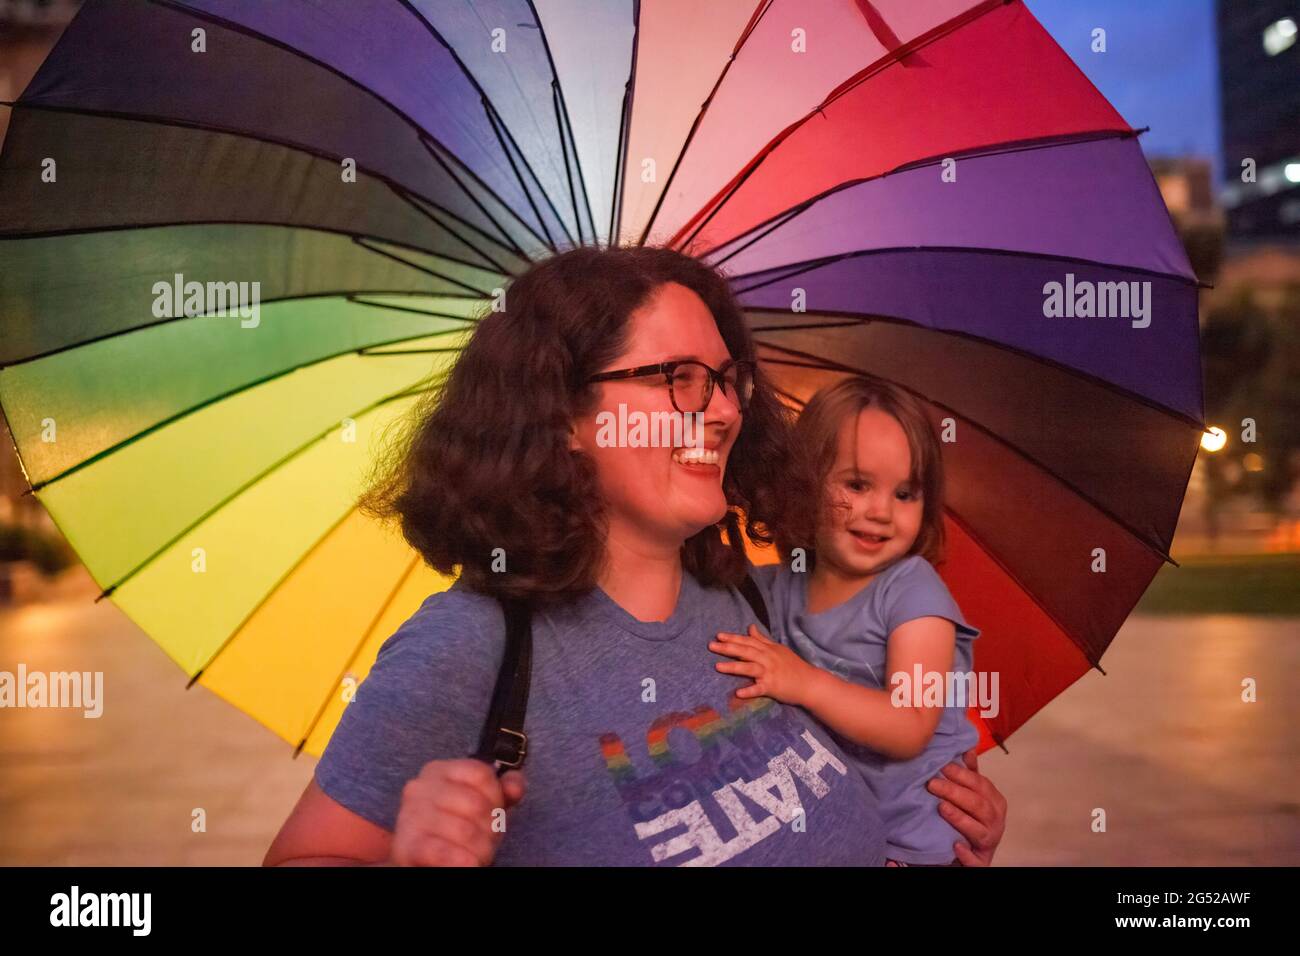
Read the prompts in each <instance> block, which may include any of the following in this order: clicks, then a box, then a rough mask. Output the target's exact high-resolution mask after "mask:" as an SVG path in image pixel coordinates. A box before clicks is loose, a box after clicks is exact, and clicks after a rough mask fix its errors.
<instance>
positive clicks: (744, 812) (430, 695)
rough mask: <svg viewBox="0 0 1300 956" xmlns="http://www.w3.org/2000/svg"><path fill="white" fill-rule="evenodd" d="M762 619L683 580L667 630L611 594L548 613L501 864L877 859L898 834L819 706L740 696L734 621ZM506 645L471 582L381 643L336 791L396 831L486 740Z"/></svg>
mask: <svg viewBox="0 0 1300 956" xmlns="http://www.w3.org/2000/svg"><path fill="white" fill-rule="evenodd" d="M754 621H755V617H754V614H753V611H752V610H751V609H750V607H749V605H748V603H746V601H745V600H744V598H743V597H741V596H740V594H739V593H738V592H737V591H736V590H735V589H732V588H726V589H715V588H705V587H702V586H701V585H700V584H699V583H698V582H697V581H696V580H695V579H694V578H693V577H692V576H691V575H690V574H688V573H683V575H682V586H681V591H680V594H679V596H678V603H677V607H676V609H675V610H674V612H673V614H672V616H671V617H670V618H668V620H666V621H639V620H637V619H636V618H634V617H633V616H632V615H631V614H629V613H628V612H627V611H626V610H624V609H623V608H622V607H621V606H620V605H618V604H617V603H616V602H615V601H614V600H613V599H611V598H610V597H609V596H608V595H607V594H606V593H605V592H604V591H603V590H602V589H600V588H595V589H593V590H592V591H591V592H589V593H588V594H586V595H584V596H583V597H582V598H580V599H578V600H577V601H575V602H573V603H571V604H569V605H566V606H564V607H562V608H558V609H550V610H539V611H538V612H537V613H536V614H535V615H534V617H533V673H532V683H531V688H530V694H529V701H528V714H527V719H526V721H525V724H524V730H525V732H526V733H527V735H528V758H527V763H526V764H525V767H524V772H525V774H526V776H527V778H528V780H527V783H528V789H527V793H526V795H525V796H524V799H523V801H522V802H521V803H519V804H518V805H517V806H515V807H514V808H512V809H511V810H510V811H509V816H508V818H507V823H506V827H507V829H506V834H505V837H504V839H503V840H502V842H501V845H500V847H499V849H498V852H497V856H496V861H495V862H496V863H498V864H504V865H510V864H516V865H518V864H523V865H570V866H581V865H586V866H593V865H621V866H652V865H661V866H713V865H719V864H729V865H754V866H757V865H792V866H801V865H866V866H880V865H882V864H883V863H884V830H883V827H882V825H881V822H880V817H879V816H878V814H877V812H876V803H875V799H874V798H873V796H872V794H871V792H870V790H868V789H867V787H866V785H865V783H864V781H863V780H862V777H861V776H860V775H859V774H858V773H856V772H855V771H854V770H853V768H852V767H851V766H850V765H849V763H848V761H847V759H846V758H845V756H844V754H843V753H842V752H841V750H840V749H839V747H837V746H836V745H835V743H834V742H833V740H832V739H831V736H830V734H829V732H828V731H827V730H826V729H825V728H824V727H822V726H821V725H820V724H818V723H817V722H816V721H815V720H814V719H813V718H812V717H810V716H809V715H808V714H807V713H806V712H805V711H803V710H802V709H801V708H798V707H787V706H785V705H783V704H780V703H778V702H776V701H774V700H771V699H769V698H758V699H751V700H747V701H746V700H740V699H738V698H736V697H735V696H734V691H735V690H736V689H737V688H739V687H743V686H746V685H748V684H749V683H750V681H749V679H748V678H742V677H737V676H734V675H728V674H722V673H720V672H719V671H717V670H716V668H715V665H716V664H717V663H718V662H720V661H722V660H725V658H723V657H721V656H719V655H717V654H715V653H713V652H712V651H710V650H709V648H708V644H709V642H710V641H712V640H713V639H714V635H715V634H716V633H717V632H718V631H733V632H739V633H744V631H745V630H746V629H747V628H748V626H749V625H750V624H751V623H753V622H754ZM504 648H505V620H504V615H503V613H502V611H501V608H500V606H499V605H498V604H497V602H496V601H494V600H492V599H491V598H489V597H485V596H483V595H480V594H477V593H474V592H472V591H470V590H469V589H468V588H464V587H462V586H461V584H460V582H457V583H456V584H455V585H453V586H452V587H451V589H449V590H448V591H445V592H440V593H437V594H432V595H430V596H429V597H428V598H426V599H425V601H424V603H423V604H422V605H421V606H420V608H419V610H418V611H416V612H415V614H414V615H412V616H411V617H410V618H409V619H408V620H407V621H406V622H405V623H404V624H402V626H401V627H400V628H399V629H398V630H397V631H396V632H395V633H394V634H393V635H392V636H391V637H389V638H388V640H387V641H386V642H385V643H384V645H383V646H382V647H381V648H380V651H379V654H378V657H377V658H376V660H375V664H374V666H373V667H372V668H371V670H370V673H369V674H368V675H367V677H366V678H365V680H364V681H363V682H362V683H361V686H360V687H359V688H358V689H357V693H356V695H355V697H354V698H353V700H352V702H351V703H350V704H348V706H347V709H346V710H345V711H344V712H343V716H342V718H341V720H340V722H339V725H338V727H337V729H336V730H335V731H334V734H333V736H332V737H331V738H330V741H329V744H328V746H327V747H326V748H325V752H324V754H323V755H322V756H321V759H320V762H319V763H318V764H317V767H316V782H317V784H318V785H319V786H320V788H321V789H322V790H323V791H324V792H325V793H326V794H328V795H329V796H330V797H332V798H333V799H334V800H336V801H337V802H339V803H340V804H342V805H343V806H345V807H347V808H348V809H349V810H352V811H353V812H354V813H357V814H359V815H360V816H362V817H364V818H365V819H367V820H370V821H371V822H373V823H375V824H378V825H379V826H381V827H383V828H385V829H387V830H390V831H391V830H392V829H393V825H394V822H395V820H396V817H397V811H398V807H399V805H400V803H401V795H402V787H403V785H404V784H405V783H406V782H407V781H408V780H410V779H411V778H412V777H414V776H416V775H417V774H418V773H419V771H420V769H421V767H423V766H424V764H425V763H426V762H428V761H430V760H435V759H446V758H459V757H465V756H467V755H468V754H470V753H472V752H473V751H474V750H476V749H477V746H478V741H479V735H480V733H481V731H482V728H483V722H484V719H485V718H486V716H487V711H488V706H489V703H490V701H491V696H492V689H493V686H494V684H495V681H496V675H497V670H498V668H499V666H500V662H501V658H502V655H503V653H504Z"/></svg>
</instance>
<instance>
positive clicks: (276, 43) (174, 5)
mask: <svg viewBox="0 0 1300 956" xmlns="http://www.w3.org/2000/svg"><path fill="white" fill-rule="evenodd" d="M148 2H149V3H152V4H153V5H155V6H158V7H164V8H167V9H170V10H175V11H177V12H180V13H184V14H187V15H189V16H193V17H197V18H198V19H200V20H206V21H207V22H209V23H214V24H216V25H217V26H219V27H221V28H223V29H226V30H232V31H234V32H235V33H239V34H242V35H243V36H246V37H250V38H252V39H254V40H257V41H258V42H260V43H265V44H267V45H268V46H272V47H275V48H276V49H279V50H283V51H284V52H286V53H289V54H291V55H293V56H295V57H298V58H299V59H301V60H305V61H306V62H308V63H312V64H315V65H316V66H318V67H320V68H321V69H323V70H326V71H328V72H330V73H333V74H334V75H335V76H337V77H339V78H340V79H342V80H344V81H345V82H347V83H348V84H349V85H351V86H353V87H355V88H356V89H358V90H361V91H362V92H364V93H366V94H367V95H369V96H373V97H374V98H375V99H377V100H378V101H379V102H381V103H383V104H384V105H385V106H387V107H388V108H389V109H390V110H392V111H393V113H394V114H395V115H396V116H398V117H399V118H400V119H402V120H403V121H404V122H405V123H406V124H407V125H408V126H410V127H411V129H412V130H414V131H415V133H416V135H417V137H420V138H424V137H428V138H429V139H430V140H432V141H434V142H439V141H438V139H437V137H436V136H434V135H433V133H431V132H430V131H429V130H427V129H425V128H424V127H423V126H421V125H420V124H419V123H417V122H416V121H415V120H414V119H413V118H412V117H411V116H409V115H407V113H406V112H404V111H403V110H401V109H399V108H398V107H397V106H396V105H395V104H393V103H392V102H390V101H389V100H388V99H387V98H386V97H384V96H381V95H380V94H379V93H377V92H375V91H374V90H372V89H370V88H369V87H367V86H364V85H363V84H361V83H359V82H358V81H357V80H356V79H355V78H354V77H351V76H348V75H347V74H346V73H344V72H342V71H341V70H339V69H337V68H335V67H333V66H330V64H328V63H326V62H324V61H323V60H319V59H317V58H316V57H314V56H311V55H310V54H308V53H305V52H303V51H302V50H298V49H295V48H294V47H292V46H289V44H287V43H284V42H282V41H280V40H277V39H275V38H274V37H270V36H267V35H266V34H264V33H258V32H257V31H256V30H254V29H251V28H250V27H247V26H244V25H243V24H242V23H239V22H237V21H235V20H229V19H227V18H225V17H223V16H221V15H219V14H215V13H212V12H210V11H207V10H198V9H195V8H193V7H189V6H186V5H185V4H184V3H179V2H176V0H148ZM444 45H445V44H444ZM458 62H459V61H458ZM462 69H463V66H462ZM23 105H26V104H23ZM439 145H440V146H441V143H439ZM443 148H444V149H445V147H443ZM457 162H458V163H460V160H459V159H458V160H457ZM460 165H462V166H463V168H464V170H465V173H466V175H468V176H469V177H471V178H472V179H473V180H474V181H475V182H477V183H478V184H479V185H481V186H482V187H483V189H484V190H486V191H487V192H489V193H491V194H492V195H493V196H496V198H497V200H498V201H499V202H500V203H501V206H502V207H503V208H505V209H509V208H510V206H509V204H508V203H506V202H505V201H504V200H503V199H502V198H501V197H500V196H499V195H497V192H496V190H494V189H493V188H492V187H490V186H489V185H488V184H487V183H485V182H484V181H483V180H482V178H480V177H479V176H478V175H477V174H476V173H475V172H474V171H473V170H472V169H470V168H469V167H468V166H464V164H463V163H460ZM461 188H462V189H463V188H464V186H463V185H462V186H461ZM466 192H467V193H469V190H466ZM469 195H470V198H471V199H473V198H474V197H473V194H472V193H469ZM520 221H521V222H522V220H520ZM494 222H495V220H494ZM524 225H525V227H526V228H527V224H526V223H525V224H524ZM529 231H530V232H531V231H532V230H531V229H530V230H529Z"/></svg>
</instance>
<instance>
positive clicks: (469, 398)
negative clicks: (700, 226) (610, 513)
mask: <svg viewBox="0 0 1300 956" xmlns="http://www.w3.org/2000/svg"><path fill="white" fill-rule="evenodd" d="M667 282H676V283H680V284H681V285H683V286H685V287H687V288H688V289H691V290H693V291H694V292H695V293H696V294H697V295H698V296H699V297H700V298H701V299H702V300H703V301H704V303H705V305H707V306H708V308H709V311H710V312H712V314H713V317H714V319H715V320H716V321H717V325H718V332H719V333H720V334H721V336H722V339H723V341H724V342H725V343H726V346H727V350H728V351H729V352H730V354H731V356H732V358H734V359H737V360H739V359H750V360H752V359H754V357H755V356H754V343H753V338H752V336H751V334H750V330H749V326H748V324H747V322H746V320H745V317H744V315H743V314H742V312H741V310H740V307H739V306H738V305H737V303H736V301H735V298H734V297H733V295H732V292H731V289H730V286H729V285H728V283H727V280H726V279H725V278H724V277H723V275H721V274H720V273H718V272H716V271H714V270H713V269H712V268H710V267H709V266H707V265H705V264H704V263H702V262H700V261H699V260H697V259H694V258H692V257H690V256H687V255H685V254H682V253H679V252H676V251H674V250H670V249H663V248H655V247H649V246H640V247H628V248H603V247H595V246H581V247H578V248H574V249H570V250H568V251H566V252H562V253H560V254H558V255H555V256H553V257H551V258H548V259H545V260H542V261H541V262H538V263H536V264H534V265H533V266H532V267H531V268H529V269H528V271H527V272H525V273H523V274H522V275H520V276H519V277H517V278H516V279H515V280H514V281H513V282H512V283H511V284H510V286H509V287H508V289H507V290H506V294H505V297H504V298H505V303H506V307H505V309H504V310H502V311H495V312H489V313H488V314H487V315H486V316H485V317H483V318H482V319H481V320H480V321H479V323H478V326H477V328H476V329H475V331H474V334H473V335H472V336H471V338H470V341H469V343H468V344H467V346H466V347H465V349H464V351H463V352H462V354H461V356H460V358H459V359H458V361H457V362H456V364H455V366H453V368H452V369H451V371H450V372H449V373H448V374H447V376H446V378H445V379H444V380H443V381H442V382H440V383H437V384H435V386H434V387H433V388H431V389H430V390H429V391H428V392H427V394H426V395H424V396H423V397H422V399H421V400H420V401H419V402H418V403H417V405H416V407H415V408H414V409H413V412H412V417H411V419H410V420H408V421H406V422H404V423H403V425H404V428H403V433H402V434H401V436H400V438H399V440H398V441H397V442H396V443H392V444H391V445H390V447H389V448H388V450H387V451H386V452H385V453H384V454H383V455H382V456H381V457H380V459H379V460H378V462H377V464H376V468H375V471H374V473H373V474H372V476H371V481H370V482H369V486H368V487H367V489H366V490H365V492H364V493H363V494H362V496H361V498H360V499H359V500H358V505H359V507H360V508H361V510H362V511H364V512H365V513H366V514H369V515H370V516H372V517H375V518H379V519H381V520H391V519H394V518H396V519H397V520H399V521H400V525H401V530H402V534H403V536H404V537H405V538H406V540H407V542H409V543H410V545H411V546H412V547H413V548H414V549H415V550H416V551H418V552H419V553H420V554H421V555H422V556H423V558H424V560H425V561H426V562H427V563H428V564H429V566H430V567H432V568H433V569H435V570H437V571H439V572H441V573H443V574H447V575H454V574H459V575H460V577H461V579H462V580H463V581H464V583H465V585H466V586H467V587H469V588H471V589H472V590H474V591H477V592H480V593H484V594H490V595H492V596H495V597H500V598H525V599H528V600H530V601H533V602H535V603H538V604H547V603H558V602H562V601H566V600H570V599H572V598H573V597H576V596H578V595H580V594H582V593H585V592H587V591H590V590H591V589H592V588H593V587H594V586H595V584H596V579H597V575H598V573H599V570H600V567H601V563H602V561H603V559H604V541H605V528H606V525H605V521H604V512H605V506H604V502H603V500H602V496H601V495H600V493H599V491H598V488H597V483H596V472H595V465H594V463H593V462H592V460H591V458H590V457H589V456H587V455H586V454H584V453H582V452H579V451H574V450H572V449H571V447H570V444H569V435H570V426H571V424H572V422H573V421H574V420H575V419H576V418H577V417H579V416H582V415H585V414H588V413H589V412H591V411H592V410H594V408H595V402H596V398H597V387H598V386H595V385H589V384H587V379H588V378H589V377H590V376H591V375H593V374H595V373H596V372H598V371H600V370H601V369H603V368H606V367H608V365H609V364H610V363H611V362H612V361H613V360H615V359H617V358H618V357H619V356H620V355H621V354H622V353H623V352H624V350H625V348H626V346H627V337H628V332H629V325H630V323H629V318H630V316H631V315H632V313H633V312H635V311H636V310H637V309H638V308H639V307H640V306H641V305H642V304H644V303H646V302H647V301H648V300H649V299H650V297H651V295H652V293H653V292H654V291H655V290H656V289H657V288H658V287H659V286H661V285H663V284H664V283H667ZM792 418H793V413H792V412H791V411H790V410H789V409H788V408H787V407H786V406H785V405H783V404H782V403H781V402H780V401H779V399H777V397H776V394H775V393H774V392H773V391H772V388H771V386H770V384H769V383H768V382H767V380H766V378H765V376H764V374H763V371H762V369H761V367H760V369H759V371H758V373H757V374H756V376H755V383H754V393H753V397H752V398H751V400H750V403H749V406H748V408H747V410H746V412H745V417H744V420H743V423H742V427H741V430H740V433H739V435H738V436H737V438H736V443H735V445H734V447H733V449H732V453H731V456H730V458H729V460H728V464H727V471H726V474H725V476H724V479H723V485H722V488H723V492H724V494H725V495H726V499H727V502H728V509H727V514H726V516H725V517H724V518H723V520H722V521H720V522H719V523H718V524H717V525H714V526H711V527H708V528H705V529H703V530H702V531H700V532H699V533H697V534H696V535H694V536H692V537H691V538H689V539H687V541H686V542H685V543H684V544H683V546H682V561H683V565H684V567H685V568H686V570H687V571H689V572H690V573H691V574H693V575H694V576H695V578H696V579H697V580H698V581H699V582H700V583H701V584H703V585H705V586H710V587H720V586H726V585H734V584H737V583H738V582H740V581H741V580H742V579H743V578H744V576H745V573H746V570H747V563H746V559H745V553H744V546H743V542H742V540H741V536H740V519H741V517H742V516H743V520H744V522H745V528H746V531H747V532H748V534H749V535H750V537H751V538H752V539H753V540H754V541H755V542H757V543H761V544H770V543H771V542H772V540H773V537H772V533H771V532H770V531H769V526H768V522H769V521H770V518H771V515H772V514H774V512H775V504H776V502H775V497H776V495H777V493H778V492H777V490H776V489H777V485H778V479H779V476H780V475H781V473H782V471H783V469H784V468H785V467H786V465H787V462H788V456H789V447H790V434H791V428H792V425H793V422H792ZM724 531H725V541H724V537H723V532H724ZM495 549H502V551H496V550H495ZM494 554H496V555H501V554H504V557H505V568H506V569H505V571H504V572H501V571H499V570H493V557H494Z"/></svg>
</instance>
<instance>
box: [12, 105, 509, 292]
mask: <svg viewBox="0 0 1300 956" xmlns="http://www.w3.org/2000/svg"><path fill="white" fill-rule="evenodd" d="M18 106H20V107H21V108H23V109H28V110H39V111H41V112H46V113H67V114H72V115H76V116H95V117H101V118H104V119H113V120H123V121H126V122H133V123H144V124H148V125H150V126H163V127H168V128H171V129H188V130H196V131H199V132H204V133H219V134H221V135H223V136H233V137H237V138H239V139H246V140H249V141H251V142H256V143H265V144H266V145H269V146H279V147H282V148H284V149H287V150H292V151H293V152H297V153H302V154H303V155H306V156H313V157H315V158H317V159H323V160H328V161H330V162H334V161H338V160H340V159H342V158H343V157H340V156H334V155H332V154H330V153H325V152H322V151H320V150H318V149H315V148H314V147H311V146H307V145H304V144H302V143H297V142H294V141H292V140H287V139H279V138H277V137H270V136H263V135H261V134H259V133H252V132H249V131H248V130H243V129H239V128H237V127H233V126H211V125H207V124H204V123H195V122H190V121H188V120H181V119H176V118H174V117H165V116H153V115H149V114H146V113H131V112H125V111H122V110H101V109H89V108H87V107H81V106H56V105H52V104H44V103H19V104H18ZM420 143H421V145H422V146H424V147H425V149H428V147H427V145H425V143H424V140H423V139H421V140H420ZM357 170H358V171H359V172H362V173H364V174H365V175H366V176H367V177H368V178H370V179H373V180H375V181H376V182H378V183H382V184H383V185H385V186H387V187H388V188H389V189H390V190H392V191H393V192H394V193H396V194H397V196H398V198H400V199H402V200H403V201H404V202H407V203H409V204H410V205H411V206H412V208H414V209H415V210H416V211H417V212H419V213H420V215H421V216H423V217H424V218H425V219H428V220H429V221H430V222H432V223H433V224H434V225H436V226H437V227H438V228H440V229H441V230H443V231H444V232H446V233H448V234H450V235H451V236H453V237H454V238H456V239H459V240H460V241H461V242H462V243H464V244H465V245H466V246H467V247H469V248H470V249H471V250H473V251H474V252H477V253H478V254H479V255H481V256H482V257H483V258H484V259H485V260H487V261H488V262H492V263H493V264H494V265H497V263H496V262H495V261H494V260H493V259H492V258H491V257H490V256H489V255H487V253H485V252H483V251H482V250H481V249H479V248H478V247H476V246H475V245H474V244H473V243H471V242H470V241H469V240H468V239H467V238H466V237H465V236H463V235H461V234H460V233H459V232H457V231H456V230H455V229H452V228H451V227H450V226H448V225H447V224H446V223H444V222H441V221H439V220H438V219H436V218H434V217H433V216H431V215H430V214H429V212H428V210H426V209H423V208H421V207H420V206H419V205H418V204H416V203H412V202H411V200H410V199H409V198H408V197H409V196H415V197H417V198H419V199H420V200H421V201H423V202H426V203H428V204H429V205H430V206H432V207H433V208H435V209H437V210H438V211H439V212H441V213H443V214H444V215H446V216H447V217H448V218H450V219H454V220H455V221H456V222H457V224H459V225H460V226H463V227H464V228H466V229H470V230H473V231H474V232H475V233H477V234H478V235H480V236H482V237H484V238H485V239H488V240H489V241H491V242H495V243H496V244H497V245H501V246H502V247H503V248H506V247H505V246H504V244H503V243H501V242H499V241H498V240H497V239H495V238H493V237H492V236H490V235H488V234H487V233H486V232H484V231H483V230H482V229H480V228H478V227H477V226H475V225H474V224H473V223H471V222H469V221H468V220H466V219H464V218H462V217H461V216H459V215H457V214H456V213H455V212H453V211H451V210H450V209H448V208H446V207H445V206H443V205H442V204H441V203H439V202H436V201H434V200H433V199H430V198H429V197H427V196H425V195H423V194H421V193H418V192H416V191H415V190H412V189H407V188H406V187H405V186H403V185H402V184H400V183H398V182H396V181H395V180H393V179H391V178H390V177H388V176H387V175H385V174H383V173H381V172H379V171H378V170H375V169H372V168H371V167H370V166H368V165H364V164H358V166H357ZM457 185H458V186H460V187H461V189H464V186H463V185H462V184H461V183H460V182H459V181H457ZM465 191H466V192H467V193H468V190H465ZM471 198H473V197H472V196H471ZM494 224H495V220H494ZM498 228H500V226H499V225H498ZM386 241H387V240H386ZM421 248H424V247H421ZM429 251H432V250H429ZM436 254H438V255H444V257H445V258H447V259H451V260H453V261H456V262H462V263H463V264H464V265H472V266H474V267H475V268H479V269H481V268H483V266H482V265H481V264H479V263H471V262H468V261H465V260H462V259H459V258H457V257H456V256H452V255H445V254H444V253H436ZM498 268H500V266H499V265H498ZM501 271H502V272H503V273H504V272H508V270H506V269H501Z"/></svg>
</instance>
